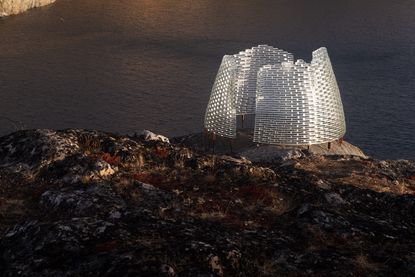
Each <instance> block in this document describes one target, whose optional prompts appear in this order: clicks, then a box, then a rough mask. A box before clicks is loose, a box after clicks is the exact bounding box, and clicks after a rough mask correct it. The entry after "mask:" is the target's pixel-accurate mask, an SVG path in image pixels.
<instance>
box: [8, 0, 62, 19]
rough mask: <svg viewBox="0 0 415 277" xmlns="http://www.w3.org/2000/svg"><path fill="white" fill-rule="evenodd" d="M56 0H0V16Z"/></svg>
mask: <svg viewBox="0 0 415 277" xmlns="http://www.w3.org/2000/svg"><path fill="white" fill-rule="evenodd" d="M55 1H56V0H0V17H2V16H7V15H13V14H19V13H22V12H25V11H27V10H29V9H33V8H37V7H41V6H45V5H49V4H51V3H53V2H55Z"/></svg>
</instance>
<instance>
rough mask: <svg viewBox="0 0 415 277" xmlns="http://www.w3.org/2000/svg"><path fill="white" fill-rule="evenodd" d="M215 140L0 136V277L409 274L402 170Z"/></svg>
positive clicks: (412, 206) (408, 201) (39, 133)
mask: <svg viewBox="0 0 415 277" xmlns="http://www.w3.org/2000/svg"><path fill="white" fill-rule="evenodd" d="M243 140H244V136H242V137H239V138H238V141H239V142H241V141H243ZM215 143H216V144H215V152H214V153H213V149H212V144H211V142H210V141H208V140H206V139H205V138H204V137H203V136H202V135H201V134H193V135H189V136H185V137H180V138H172V139H168V138H166V137H163V136H160V135H155V134H153V133H151V132H148V131H147V132H143V133H140V134H138V135H136V136H120V135H115V134H111V133H105V132H99V131H89V130H72V129H69V130H62V131H54V130H27V131H18V132H15V133H12V134H10V135H7V136H4V137H1V138H0V276H189V277H190V276H279V275H283V276H286V275H290V276H291V275H292V276H305V275H307V276H309V275H312V276H345V275H358V276H374V275H376V276H377V275H382V276H398V275H399V276H412V275H414V274H415V250H414V249H415V216H414V214H415V162H414V161H409V160H396V161H379V160H375V159H372V158H370V157H366V156H365V155H364V153H363V152H362V151H361V150H360V149H358V148H357V147H355V146H353V145H351V144H348V143H347V142H342V143H336V144H333V145H332V146H331V148H330V149H328V148H325V147H326V146H324V145H321V146H315V147H311V148H309V149H307V148H297V149H292V148H278V147H271V146H257V145H254V144H251V145H250V144H246V143H238V142H233V144H231V143H229V141H226V140H222V141H221V140H217V141H216V142H215Z"/></svg>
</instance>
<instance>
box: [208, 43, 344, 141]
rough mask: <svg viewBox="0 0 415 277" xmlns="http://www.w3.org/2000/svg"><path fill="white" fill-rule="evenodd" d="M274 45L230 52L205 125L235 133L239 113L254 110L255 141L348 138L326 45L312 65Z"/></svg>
mask: <svg viewBox="0 0 415 277" xmlns="http://www.w3.org/2000/svg"><path fill="white" fill-rule="evenodd" d="M293 60H294V58H293V56H292V54H290V53H288V52H286V51H283V50H279V49H277V48H273V47H270V46H258V47H254V48H252V49H249V50H246V51H244V52H241V53H239V54H237V55H234V56H225V57H224V59H223V61H222V65H221V67H220V69H219V73H218V76H217V78H216V81H215V84H214V86H213V89H212V94H211V98H210V101H209V104H208V108H207V110H206V117H205V127H206V128H207V130H208V131H211V132H214V133H216V134H218V135H221V136H225V137H230V138H234V137H236V115H237V114H250V113H254V114H255V127H254V141H255V142H259V143H266V144H284V145H308V144H319V143H324V142H329V141H333V140H336V139H338V138H341V137H343V135H344V134H345V130H346V126H345V120H344V113H343V106H342V102H341V98H340V92H339V89H338V86H337V82H336V78H335V75H334V72H333V69H332V66H331V62H330V58H329V56H328V53H327V50H326V48H320V49H317V50H316V51H314V52H313V59H312V61H311V63H306V62H304V61H303V60H297V61H296V62H295V63H294V61H293Z"/></svg>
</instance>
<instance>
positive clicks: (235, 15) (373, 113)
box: [0, 0, 415, 159]
mask: <svg viewBox="0 0 415 277" xmlns="http://www.w3.org/2000/svg"><path fill="white" fill-rule="evenodd" d="M414 19H415V1H413V0H406V1H404V0H397V1H390V0H387V1H385V0H365V1H362V0H348V1H332V0H252V1H247V0H245V1H243V0H226V1H220V0H197V1H196V0H180V1H172V0H157V1H155V0H117V1H113V0H111V1H110V0H58V2H57V3H56V4H55V5H52V6H48V7H44V8H41V9H37V10H34V11H31V12H29V13H26V14H24V15H20V16H15V17H10V18H6V19H1V20H0V117H4V116H7V117H9V118H10V119H13V120H15V121H20V122H23V123H24V125H25V126H26V127H27V128H69V127H71V128H80V127H83V128H89V129H102V130H108V131H116V132H120V133H126V132H134V131H136V130H140V129H143V128H147V129H151V130H154V131H156V132H161V133H164V134H167V135H170V136H173V135H181V134H186V133H190V132H197V131H199V130H200V129H201V127H202V122H203V115H204V109H205V107H206V104H207V101H208V97H209V93H210V88H211V86H212V83H213V80H214V78H215V74H216V71H217V69H218V67H219V64H220V61H221V58H222V56H223V55H224V54H232V53H236V52H238V51H240V50H243V49H245V48H249V47H251V46H254V45H258V44H269V45H273V46H277V47H279V48H282V49H285V50H287V51H290V52H292V53H295V54H296V56H297V57H298V58H303V59H305V60H307V61H309V60H310V58H311V51H312V50H314V49H316V48H318V47H320V46H326V47H327V48H328V50H329V53H330V56H331V59H332V63H333V66H334V70H335V73H336V76H337V79H338V83H339V87H340V90H341V93H342V98H343V102H344V108H345V113H346V118H347V136H346V139H347V140H349V141H351V142H352V143H354V144H356V145H358V146H359V147H361V148H362V149H363V150H364V151H365V152H366V153H368V154H370V155H373V156H375V157H377V158H411V159H415V143H414V135H415V69H414V64H415V46H414V45H415V20H414ZM13 128H14V127H13V124H11V122H10V121H8V120H6V119H4V118H2V119H0V134H5V133H7V132H10V131H12V130H13Z"/></svg>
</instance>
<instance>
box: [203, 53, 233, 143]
mask: <svg viewBox="0 0 415 277" xmlns="http://www.w3.org/2000/svg"><path fill="white" fill-rule="evenodd" d="M236 72H237V64H236V59H235V57H234V56H228V55H227V56H224V57H223V59H222V63H221V65H220V68H219V71H218V74H217V75H216V80H215V83H214V85H213V88H212V92H211V95H210V99H209V103H208V106H207V109H206V114H205V128H206V129H207V130H208V131H209V132H213V133H215V134H217V135H220V136H224V137H230V138H234V137H236V111H235V89H234V88H235V80H236V78H235V77H236Z"/></svg>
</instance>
